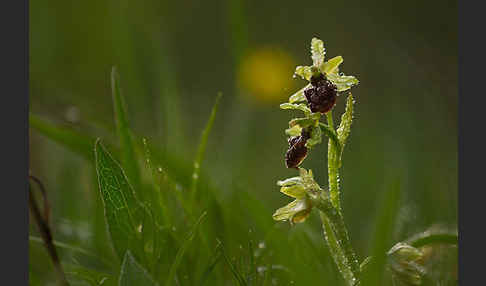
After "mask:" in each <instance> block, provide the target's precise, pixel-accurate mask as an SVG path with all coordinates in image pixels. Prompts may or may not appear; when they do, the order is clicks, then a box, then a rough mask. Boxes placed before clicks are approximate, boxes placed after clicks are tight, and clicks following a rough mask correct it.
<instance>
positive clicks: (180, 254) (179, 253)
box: [165, 212, 207, 286]
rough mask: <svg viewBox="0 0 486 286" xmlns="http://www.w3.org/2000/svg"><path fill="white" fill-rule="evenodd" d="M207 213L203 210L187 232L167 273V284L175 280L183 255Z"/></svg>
mask: <svg viewBox="0 0 486 286" xmlns="http://www.w3.org/2000/svg"><path fill="white" fill-rule="evenodd" d="M206 214H207V213H206V212H203V213H202V214H201V216H200V217H199V219H198V220H197V221H196V223H195V224H194V226H193V227H192V228H191V230H190V231H189V232H188V233H187V235H186V237H185V238H184V239H183V240H182V243H181V247H180V248H179V250H178V251H177V254H176V256H175V259H174V262H173V263H172V265H171V267H170V270H169V274H168V275H167V280H166V281H165V285H166V286H169V285H171V283H172V282H173V281H174V277H175V275H176V271H177V269H178V268H179V265H180V264H181V261H182V257H183V256H184V253H185V252H186V250H187V248H188V247H189V244H190V243H191V242H192V240H193V239H194V236H196V233H197V230H198V229H199V226H200V225H201V223H202V221H203V219H204V218H205V217H206Z"/></svg>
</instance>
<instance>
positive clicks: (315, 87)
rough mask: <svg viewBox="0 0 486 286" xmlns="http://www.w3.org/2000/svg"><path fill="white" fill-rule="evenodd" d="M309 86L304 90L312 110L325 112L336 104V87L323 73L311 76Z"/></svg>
mask: <svg viewBox="0 0 486 286" xmlns="http://www.w3.org/2000/svg"><path fill="white" fill-rule="evenodd" d="M310 82H311V85H312V86H311V87H309V88H307V89H306V90H304V95H305V98H306V100H307V104H308V105H309V108H310V110H311V111H312V112H320V113H326V112H328V111H329V110H331V109H332V108H333V107H334V105H335V104H336V98H337V87H336V86H335V85H334V84H333V83H332V82H331V81H329V80H328V79H327V78H326V77H325V76H324V75H323V74H319V75H318V76H313V77H312V78H311V80H310Z"/></svg>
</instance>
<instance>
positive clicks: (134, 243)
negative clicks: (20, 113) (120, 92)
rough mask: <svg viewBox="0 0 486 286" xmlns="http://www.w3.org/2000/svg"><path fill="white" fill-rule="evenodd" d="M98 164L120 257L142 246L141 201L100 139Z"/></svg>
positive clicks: (108, 220) (102, 189) (98, 171)
mask: <svg viewBox="0 0 486 286" xmlns="http://www.w3.org/2000/svg"><path fill="white" fill-rule="evenodd" d="M95 165H96V173H97V175H98V182H99V187H100V193H101V198H102V200H103V205H104V208H105V217H106V222H107V225H108V231H109V234H110V237H111V241H112V243H113V247H114V249H115V252H116V253H117V254H118V257H120V258H121V257H123V256H124V254H125V252H126V251H127V250H128V249H131V248H136V247H139V246H140V245H139V241H138V238H139V237H140V232H141V230H142V227H143V226H142V224H141V219H140V216H139V215H138V214H139V211H140V210H141V205H140V203H139V202H138V200H137V199H136V197H135V193H134V191H133V189H132V187H131V186H130V184H129V183H128V179H127V177H126V176H125V173H124V172H123V170H122V168H121V167H120V165H119V164H118V163H117V162H116V161H115V160H114V159H113V158H112V157H111V155H110V154H109V153H108V152H107V151H106V150H105V148H104V147H103V145H102V144H101V142H100V140H99V139H98V140H97V141H96V143H95Z"/></svg>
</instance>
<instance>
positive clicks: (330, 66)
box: [321, 56, 343, 75]
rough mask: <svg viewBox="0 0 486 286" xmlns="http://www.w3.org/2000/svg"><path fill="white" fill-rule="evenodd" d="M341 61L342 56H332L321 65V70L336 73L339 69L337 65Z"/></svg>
mask: <svg viewBox="0 0 486 286" xmlns="http://www.w3.org/2000/svg"><path fill="white" fill-rule="evenodd" d="M342 62H343V57H341V56H337V57H334V58H332V59H330V60H328V61H327V62H325V63H324V64H323V65H322V68H321V72H322V73H324V74H326V75H328V74H336V73H337V72H338V70H339V65H340V64H341V63H342Z"/></svg>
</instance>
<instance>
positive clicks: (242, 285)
mask: <svg viewBox="0 0 486 286" xmlns="http://www.w3.org/2000/svg"><path fill="white" fill-rule="evenodd" d="M219 245H220V247H221V248H220V249H221V253H222V254H223V258H224V261H225V262H226V264H228V266H229V267H230V270H231V273H232V274H233V277H234V278H235V279H236V282H238V285H240V286H247V284H246V281H245V278H243V275H241V273H240V272H239V271H238V268H237V267H236V265H235V264H234V263H233V262H231V260H230V259H229V257H228V255H227V254H226V251H225V250H224V246H223V245H222V244H221V242H219Z"/></svg>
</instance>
